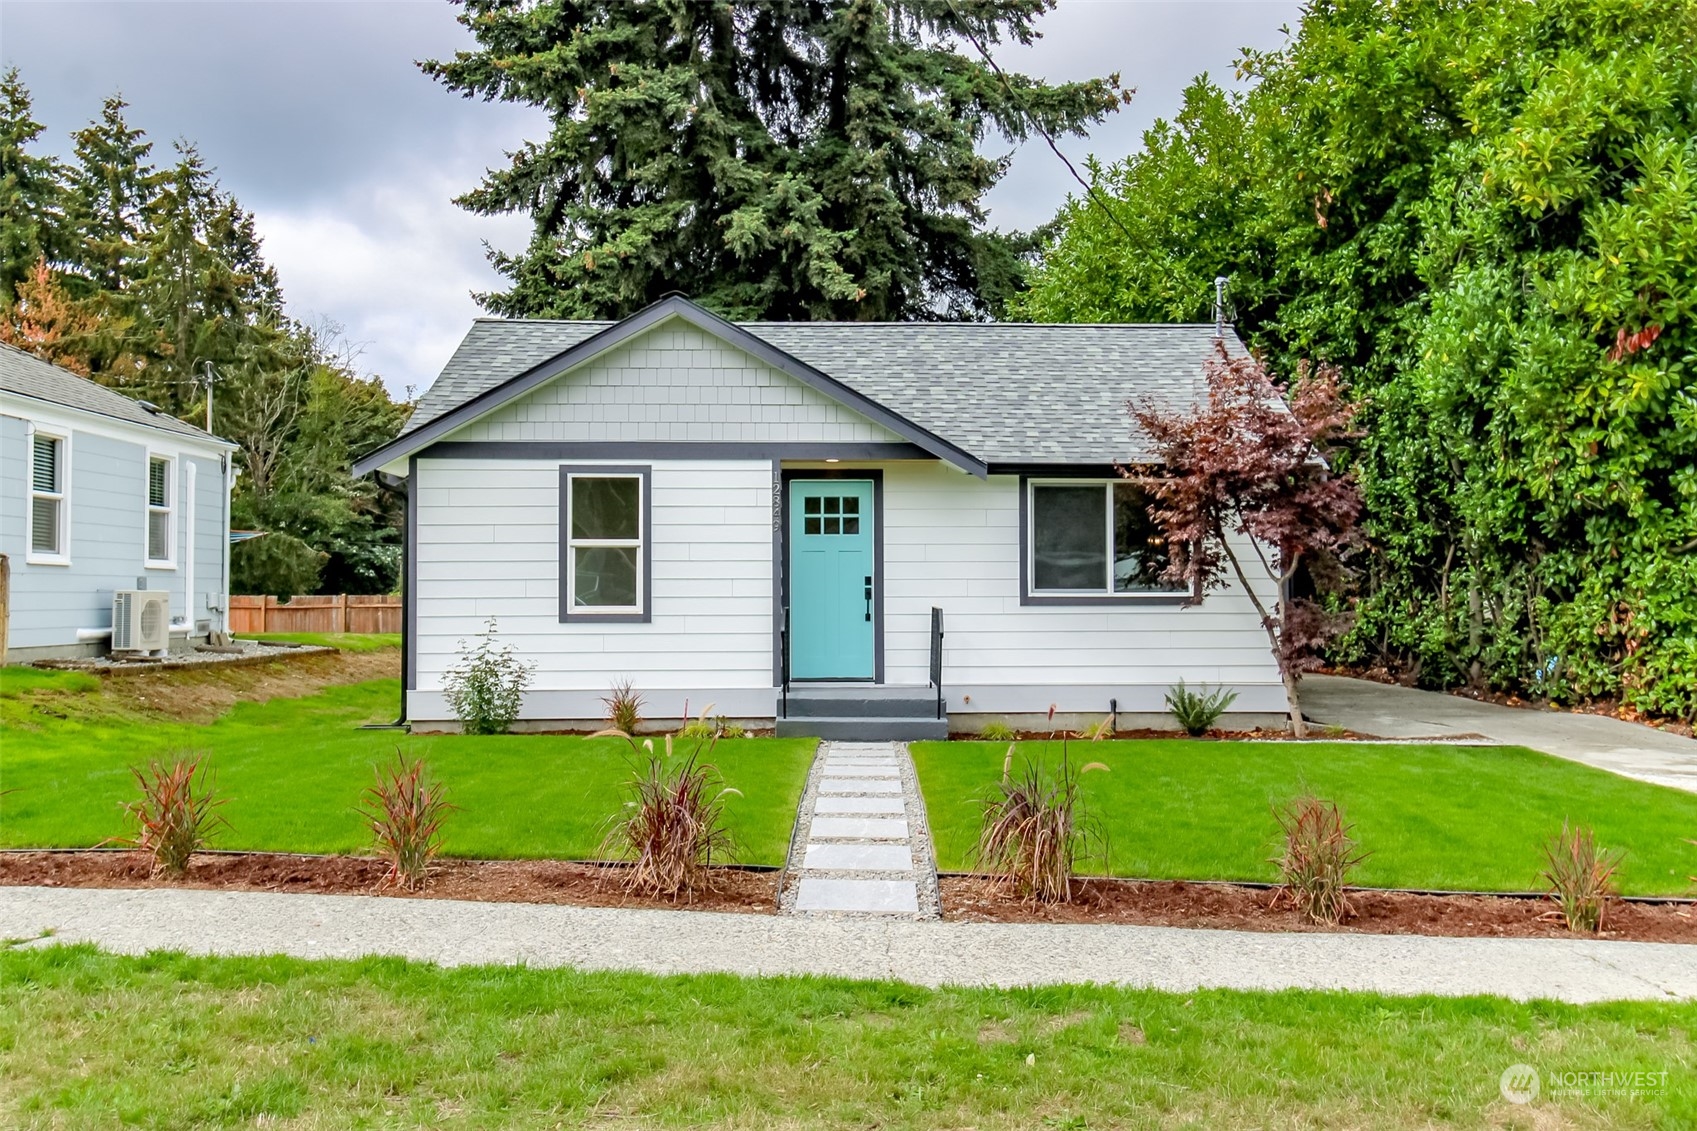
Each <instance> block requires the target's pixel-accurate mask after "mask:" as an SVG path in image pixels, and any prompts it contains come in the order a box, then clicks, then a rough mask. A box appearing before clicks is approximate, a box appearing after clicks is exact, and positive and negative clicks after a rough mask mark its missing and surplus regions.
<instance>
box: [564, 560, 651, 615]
mask: <svg viewBox="0 0 1697 1131" xmlns="http://www.w3.org/2000/svg"><path fill="white" fill-rule="evenodd" d="M572 552H573V554H574V558H573V565H574V569H573V572H574V573H575V575H576V576H575V578H574V582H575V584H574V586H573V595H574V598H575V599H576V601H577V603H578V604H579V605H585V606H589V607H595V606H607V605H615V606H622V607H626V608H629V607H631V606H634V605H635V604H636V557H637V548H636V547H635V546H578V547H575V548H574V549H573V551H572Z"/></svg>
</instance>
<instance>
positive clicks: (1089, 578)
mask: <svg viewBox="0 0 1697 1131" xmlns="http://www.w3.org/2000/svg"><path fill="white" fill-rule="evenodd" d="M1024 489H1025V492H1026V496H1025V500H1024V502H1025V506H1024V507H1023V508H1022V509H1023V510H1024V511H1025V521H1026V529H1025V532H1024V533H1025V537H1024V539H1023V541H1024V543H1025V551H1026V559H1025V562H1024V566H1025V568H1024V570H1023V573H1024V576H1025V579H1026V586H1025V593H1024V594H1023V598H1024V599H1025V600H1026V602H1027V603H1036V604H1096V603H1099V602H1111V601H1116V600H1125V601H1136V600H1138V599H1147V598H1149V597H1166V598H1169V599H1170V598H1173V597H1175V596H1176V595H1177V594H1178V593H1179V592H1182V590H1183V586H1182V585H1177V584H1174V583H1173V582H1170V581H1167V580H1165V579H1164V578H1163V577H1162V573H1163V571H1165V570H1166V568H1167V565H1168V561H1169V558H1168V555H1167V547H1166V545H1165V542H1164V540H1163V539H1162V537H1161V531H1160V527H1158V526H1157V525H1156V524H1155V522H1154V520H1153V519H1151V518H1150V517H1149V497H1148V495H1147V494H1146V493H1145V492H1144V491H1143V490H1142V489H1141V488H1140V487H1138V486H1137V485H1136V484H1135V483H1127V482H1125V481H1124V480H1119V481H1107V482H1103V481H1100V480H1087V479H1071V480H1047V481H1045V480H1027V481H1026V483H1025V485H1024Z"/></svg>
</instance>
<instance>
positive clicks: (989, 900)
mask: <svg viewBox="0 0 1697 1131" xmlns="http://www.w3.org/2000/svg"><path fill="white" fill-rule="evenodd" d="M940 883H941V885H942V895H943V917H944V918H946V919H959V920H967V921H972V922H996V923H1135V924H1140V925H1144V926H1158V927H1212V928H1220V929H1228V930H1239V931H1334V930H1335V931H1340V932H1344V933H1352V934H1371V935H1449V936H1456V937H1464V938H1522V939H1526V938H1573V937H1575V936H1574V935H1572V934H1571V933H1569V931H1568V930H1567V927H1566V925H1565V924H1564V923H1563V922H1562V920H1561V917H1560V916H1559V915H1558V914H1556V913H1555V911H1554V907H1553V905H1552V904H1550V903H1549V902H1548V901H1546V900H1540V899H1516V898H1511V897H1508V896H1494V895H1414V894H1409V893H1404V892H1383V891H1354V892H1351V893H1350V902H1351V903H1352V904H1353V905H1354V907H1355V914H1354V916H1352V917H1351V918H1349V919H1347V920H1345V921H1344V923H1343V925H1342V926H1341V927H1336V928H1332V927H1315V926H1312V925H1311V924H1309V923H1307V922H1305V921H1304V920H1303V919H1302V918H1301V916H1299V915H1297V914H1296V912H1294V911H1292V910H1290V909H1289V908H1288V907H1284V906H1280V907H1277V908H1275V907H1272V906H1271V904H1272V901H1273V893H1272V892H1271V891H1269V890H1266V889H1262V888H1253V887H1247V886H1242V885H1238V884H1191V883H1185V882H1183V881H1181V880H1175V881H1165V880H1163V881H1139V880H1102V879H1087V880H1078V881H1075V882H1074V885H1073V890H1074V892H1075V893H1076V895H1077V899H1076V901H1075V902H1073V903H1071V904H1065V905H1061V906H1042V907H1038V906H1033V905H1032V904H1029V903H1025V902H1022V901H1019V900H1015V899H1011V898H1009V897H1008V896H1007V895H1006V894H1005V891H1004V889H1002V888H1000V887H998V886H996V885H994V884H991V883H989V882H988V881H985V880H983V879H979V878H975V877H965V876H943V877H941V879H940ZM1604 925H1605V927H1606V929H1605V930H1604V931H1603V933H1602V935H1601V936H1600V937H1602V938H1605V939H1630V940H1633V941H1637V942H1682V943H1697V906H1694V905H1692V904H1677V903H1636V902H1633V903H1628V902H1625V901H1623V900H1614V901H1612V902H1611V903H1610V904H1609V907H1608V911H1607V913H1606V915H1605V916H1604Z"/></svg>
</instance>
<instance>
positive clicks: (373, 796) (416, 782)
mask: <svg viewBox="0 0 1697 1131" xmlns="http://www.w3.org/2000/svg"><path fill="white" fill-rule="evenodd" d="M373 770H375V772H376V774H377V784H376V785H374V786H371V787H370V788H368V789H367V790H366V791H365V799H364V800H365V805H364V807H363V808H362V809H361V810H360V816H361V817H363V818H364V819H365V826H366V828H368V829H370V830H371V835H372V839H373V841H374V842H375V845H376V848H377V855H379V856H380V857H382V858H383V859H384V860H387V861H388V862H389V874H388V875H387V876H385V877H384V882H385V883H390V884H394V885H395V886H396V887H399V888H403V889H405V890H407V891H420V890H422V889H423V887H424V885H425V882H426V880H427V879H428V878H429V872H430V861H431V860H433V859H435V857H436V854H437V853H438V852H440V851H441V850H442V822H443V820H444V819H445V818H446V817H447V815H448V814H449V812H451V811H452V810H454V809H456V808H458V806H454V805H450V804H448V798H447V790H446V789H445V788H444V787H443V786H442V785H441V784H440V783H438V782H434V781H432V780H431V779H430V771H429V769H428V768H427V767H426V765H425V763H424V761H423V759H409V758H408V757H407V756H406V755H405V754H404V753H403V752H401V751H400V750H399V749H397V750H396V751H395V761H394V763H393V764H392V765H391V766H389V767H388V768H387V769H385V768H384V767H383V766H374V767H373Z"/></svg>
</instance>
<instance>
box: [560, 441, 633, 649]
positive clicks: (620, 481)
mask: <svg viewBox="0 0 1697 1131" xmlns="http://www.w3.org/2000/svg"><path fill="white" fill-rule="evenodd" d="M648 491H649V473H648V469H647V468H646V467H588V466H585V467H562V468H561V469H560V511H561V513H560V529H561V533H562V538H561V559H562V560H561V562H560V577H561V585H560V619H561V620H562V621H579V620H583V621H588V620H599V621H646V620H647V619H648V612H649V595H648V578H649V564H648V550H649V547H648V538H649V533H648V515H649V502H648Z"/></svg>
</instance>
